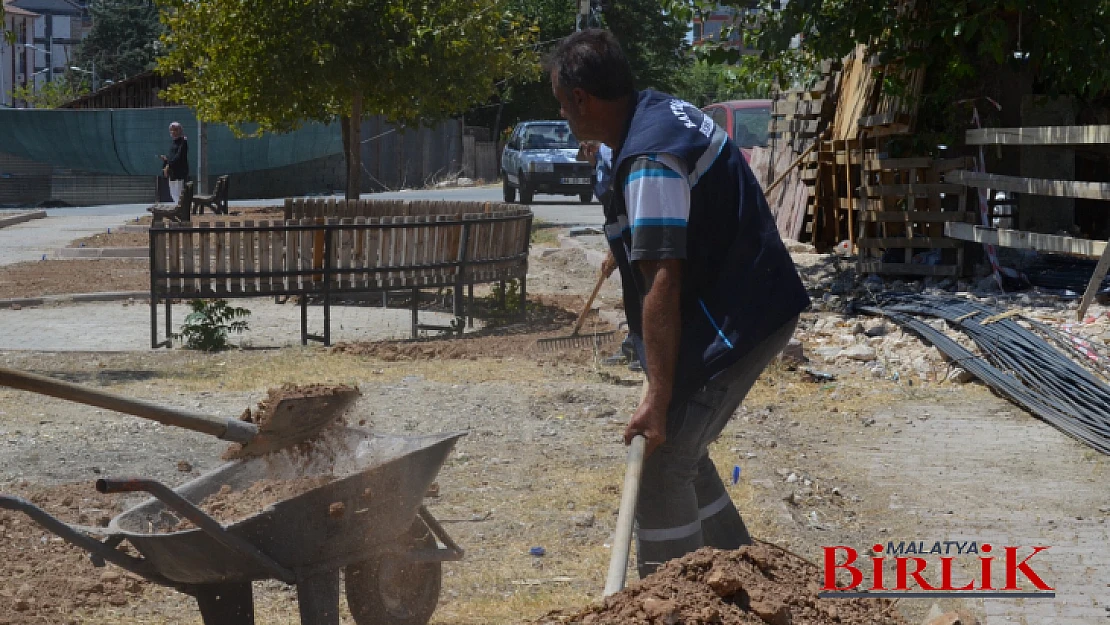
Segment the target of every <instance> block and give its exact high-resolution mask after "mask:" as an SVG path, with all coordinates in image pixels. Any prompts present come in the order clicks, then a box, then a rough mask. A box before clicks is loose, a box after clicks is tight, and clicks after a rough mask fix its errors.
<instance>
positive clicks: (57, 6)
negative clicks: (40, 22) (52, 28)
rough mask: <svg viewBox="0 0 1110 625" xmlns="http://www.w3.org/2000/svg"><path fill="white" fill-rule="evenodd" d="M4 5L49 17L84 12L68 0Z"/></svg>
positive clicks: (22, 0)
mask: <svg viewBox="0 0 1110 625" xmlns="http://www.w3.org/2000/svg"><path fill="white" fill-rule="evenodd" d="M6 5H7V6H8V7H15V8H20V9H24V10H27V11H34V12H35V13H39V14H44V13H45V14H49V15H81V14H82V13H83V12H84V11H83V10H82V9H81V7H80V6H78V5H76V4H74V3H72V2H70V1H69V0H11V1H10V2H7V3H6Z"/></svg>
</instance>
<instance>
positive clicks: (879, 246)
mask: <svg viewBox="0 0 1110 625" xmlns="http://www.w3.org/2000/svg"><path fill="white" fill-rule="evenodd" d="M967 164H968V159H963V158H959V159H943V160H934V159H931V158H900V159H891V158H883V157H882V156H880V155H879V154H878V153H876V152H875V151H873V150H868V151H867V152H866V153H865V158H864V162H863V169H862V184H861V186H860V197H861V205H862V206H863V209H862V210H861V211H860V212H859V214H858V218H859V224H860V234H859V238H858V239H857V240H856V243H857V245H858V246H859V267H858V269H859V272H860V273H875V274H883V275H916V276H949V277H957V276H960V275H962V273H963V268H964V245H963V243H962V242H961V241H957V240H955V239H949V238H947V237H945V236H944V225H945V224H946V223H949V222H966V223H974V222H975V212H974V211H973V210H969V209H968V204H967V197H968V195H967V190H966V188H965V187H963V186H962V185H957V184H945V183H943V182H941V180H942V179H943V175H944V173H945V172H948V171H951V170H953V169H961V168H963V167H965V166H967Z"/></svg>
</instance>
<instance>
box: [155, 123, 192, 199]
mask: <svg viewBox="0 0 1110 625" xmlns="http://www.w3.org/2000/svg"><path fill="white" fill-rule="evenodd" d="M158 158H161V159H162V173H163V174H165V176H166V178H167V179H168V180H169V183H170V197H171V198H173V202H174V204H176V203H178V202H179V201H180V200H181V190H182V189H183V188H184V187H185V180H186V179H187V178H188V177H189V141H188V139H186V138H185V131H184V129H182V128H181V124H179V123H178V122H173V123H172V124H170V153H169V156H167V155H165V154H162V155H160V156H159V157H158Z"/></svg>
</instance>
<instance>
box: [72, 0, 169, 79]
mask: <svg viewBox="0 0 1110 625" xmlns="http://www.w3.org/2000/svg"><path fill="white" fill-rule="evenodd" d="M88 10H89V15H90V17H92V30H90V31H89V34H88V35H87V36H86V37H85V38H84V39H82V40H81V43H80V44H78V46H77V50H76V56H75V57H74V61H75V64H76V65H78V66H81V67H84V68H90V67H92V65H93V64H94V63H95V64H96V73H97V77H98V78H100V79H102V80H103V79H109V80H116V81H119V80H123V79H125V78H128V77H131V76H135V75H137V74H141V73H143V72H146V71H149V70H151V69H154V61H155V58H156V57H157V56H158V51H159V48H160V44H159V42H158V38H159V37H160V36H161V35H162V33H163V32H164V30H165V29H164V28H163V27H162V24H161V23H160V22H159V19H158V5H157V4H156V3H155V2H154V1H153V0H93V2H90V3H89V5H88Z"/></svg>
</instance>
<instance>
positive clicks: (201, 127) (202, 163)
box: [197, 119, 208, 195]
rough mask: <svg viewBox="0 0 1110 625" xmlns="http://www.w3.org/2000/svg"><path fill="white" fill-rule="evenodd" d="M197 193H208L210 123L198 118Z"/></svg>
mask: <svg viewBox="0 0 1110 625" xmlns="http://www.w3.org/2000/svg"><path fill="white" fill-rule="evenodd" d="M197 193H199V194H201V195H204V194H206V193H208V124H206V123H204V122H203V121H201V120H199V119H198V120H197Z"/></svg>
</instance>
